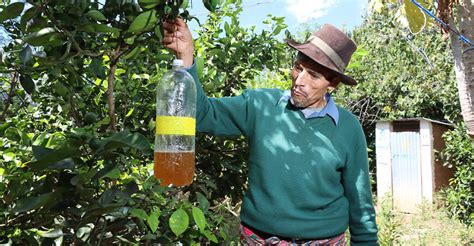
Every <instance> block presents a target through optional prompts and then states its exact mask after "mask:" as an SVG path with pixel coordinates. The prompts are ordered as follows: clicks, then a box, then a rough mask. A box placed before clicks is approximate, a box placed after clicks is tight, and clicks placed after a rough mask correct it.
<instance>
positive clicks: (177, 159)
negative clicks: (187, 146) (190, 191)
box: [154, 152, 194, 186]
mask: <svg viewBox="0 0 474 246" xmlns="http://www.w3.org/2000/svg"><path fill="white" fill-rule="evenodd" d="M154 164H155V166H154V174H155V177H156V178H157V179H161V183H160V184H161V186H168V185H170V184H172V185H174V186H184V185H189V184H191V183H192V182H193V176H194V152H155V156H154Z"/></svg>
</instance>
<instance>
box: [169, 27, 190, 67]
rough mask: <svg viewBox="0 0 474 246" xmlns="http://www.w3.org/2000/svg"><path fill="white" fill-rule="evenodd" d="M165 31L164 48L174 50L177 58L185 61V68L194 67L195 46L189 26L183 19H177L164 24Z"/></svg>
mask: <svg viewBox="0 0 474 246" xmlns="http://www.w3.org/2000/svg"><path fill="white" fill-rule="evenodd" d="M163 29H164V34H165V36H164V37H163V41H162V44H163V46H165V47H166V48H168V49H171V50H173V51H174V52H175V54H176V56H177V57H178V58H179V59H181V60H183V62H184V64H183V65H184V66H185V67H188V66H191V65H193V59H194V58H193V55H194V44H193V37H192V35H191V31H190V30H189V28H188V25H186V23H185V22H184V21H183V19H181V18H176V19H175V20H167V21H166V22H165V23H163Z"/></svg>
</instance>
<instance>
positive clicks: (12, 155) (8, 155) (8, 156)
mask: <svg viewBox="0 0 474 246" xmlns="http://www.w3.org/2000/svg"><path fill="white" fill-rule="evenodd" d="M15 156H16V155H15V153H13V152H7V153H3V160H4V161H6V162H8V161H12V160H13V159H15Z"/></svg>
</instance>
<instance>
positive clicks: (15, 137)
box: [5, 127, 21, 142]
mask: <svg viewBox="0 0 474 246" xmlns="http://www.w3.org/2000/svg"><path fill="white" fill-rule="evenodd" d="M5 137H6V138H7V139H8V140H11V141H15V142H20V141H21V134H20V131H19V130H18V129H17V128H16V127H9V128H7V129H6V130H5Z"/></svg>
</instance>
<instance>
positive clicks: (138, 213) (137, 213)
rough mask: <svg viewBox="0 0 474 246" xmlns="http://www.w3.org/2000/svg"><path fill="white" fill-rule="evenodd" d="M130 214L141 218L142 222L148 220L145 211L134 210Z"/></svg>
mask: <svg viewBox="0 0 474 246" xmlns="http://www.w3.org/2000/svg"><path fill="white" fill-rule="evenodd" d="M130 214H131V215H132V216H133V217H136V218H139V219H142V220H147V219H148V215H147V214H146V212H145V210H143V209H140V208H132V210H130Z"/></svg>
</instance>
